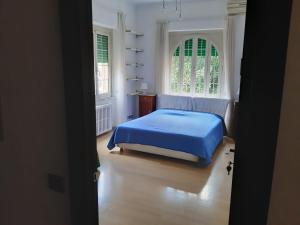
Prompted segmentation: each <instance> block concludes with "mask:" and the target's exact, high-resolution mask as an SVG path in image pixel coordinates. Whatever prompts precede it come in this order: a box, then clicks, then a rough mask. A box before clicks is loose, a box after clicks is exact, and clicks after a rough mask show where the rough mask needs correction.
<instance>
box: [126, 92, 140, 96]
mask: <svg viewBox="0 0 300 225" xmlns="http://www.w3.org/2000/svg"><path fill="white" fill-rule="evenodd" d="M140 94H142V92H140V91H134V92H130V93H128V94H127V95H129V96H136V95H140Z"/></svg>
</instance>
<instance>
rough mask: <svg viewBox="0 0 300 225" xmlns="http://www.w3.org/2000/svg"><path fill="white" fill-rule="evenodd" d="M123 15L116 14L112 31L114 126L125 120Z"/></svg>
mask: <svg viewBox="0 0 300 225" xmlns="http://www.w3.org/2000/svg"><path fill="white" fill-rule="evenodd" d="M125 32H126V26H125V15H124V14H123V13H122V12H119V13H118V25H117V29H115V30H114V31H113V78H112V81H113V83H112V93H113V97H114V98H115V104H114V105H115V107H114V110H113V111H114V120H115V123H116V124H119V123H122V122H124V121H126V120H127V107H126V106H127V103H126V100H127V98H126V88H125V87H126V74H125V73H126V69H125Z"/></svg>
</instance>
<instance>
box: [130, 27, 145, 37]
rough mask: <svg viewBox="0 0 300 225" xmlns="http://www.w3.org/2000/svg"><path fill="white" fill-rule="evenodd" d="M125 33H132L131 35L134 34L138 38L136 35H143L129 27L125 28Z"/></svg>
mask: <svg viewBox="0 0 300 225" xmlns="http://www.w3.org/2000/svg"><path fill="white" fill-rule="evenodd" d="M126 33H129V34H133V35H135V36H136V37H137V38H138V37H143V36H144V34H143V33H139V32H136V31H134V30H130V29H127V30H126Z"/></svg>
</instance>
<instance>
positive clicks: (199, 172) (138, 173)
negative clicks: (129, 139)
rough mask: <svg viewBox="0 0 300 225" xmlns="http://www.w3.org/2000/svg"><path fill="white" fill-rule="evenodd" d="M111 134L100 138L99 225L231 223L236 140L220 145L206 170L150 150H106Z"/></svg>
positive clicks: (205, 224)
mask: <svg viewBox="0 0 300 225" xmlns="http://www.w3.org/2000/svg"><path fill="white" fill-rule="evenodd" d="M110 135H111V134H106V135H104V136H101V137H99V138H98V139H97V145H98V153H99V155H100V161H101V167H100V171H101V175H100V179H99V184H98V201H99V218H100V225H227V224H228V217H229V204H230V192H231V179H232V177H231V176H228V175H227V174H226V171H225V167H226V166H227V163H228V161H230V160H232V157H233V156H232V153H230V154H229V155H228V154H225V153H227V152H228V151H229V148H230V147H233V146H232V144H230V143H227V144H223V145H221V146H219V147H218V149H217V151H216V153H215V155H214V162H213V163H212V164H211V165H210V166H209V167H207V168H198V167H196V166H195V165H194V164H193V163H187V162H184V161H181V160H175V159H170V158H164V157H160V156H153V155H150V154H146V153H139V152H133V151H126V152H124V153H122V154H121V153H120V152H119V151H118V149H116V151H113V152H109V151H108V150H107V148H106V145H107V142H108V140H109V138H110Z"/></svg>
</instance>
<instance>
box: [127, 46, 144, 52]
mask: <svg viewBox="0 0 300 225" xmlns="http://www.w3.org/2000/svg"><path fill="white" fill-rule="evenodd" d="M126 50H128V51H133V52H136V53H140V52H144V49H140V48H129V47H128V48H126Z"/></svg>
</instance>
